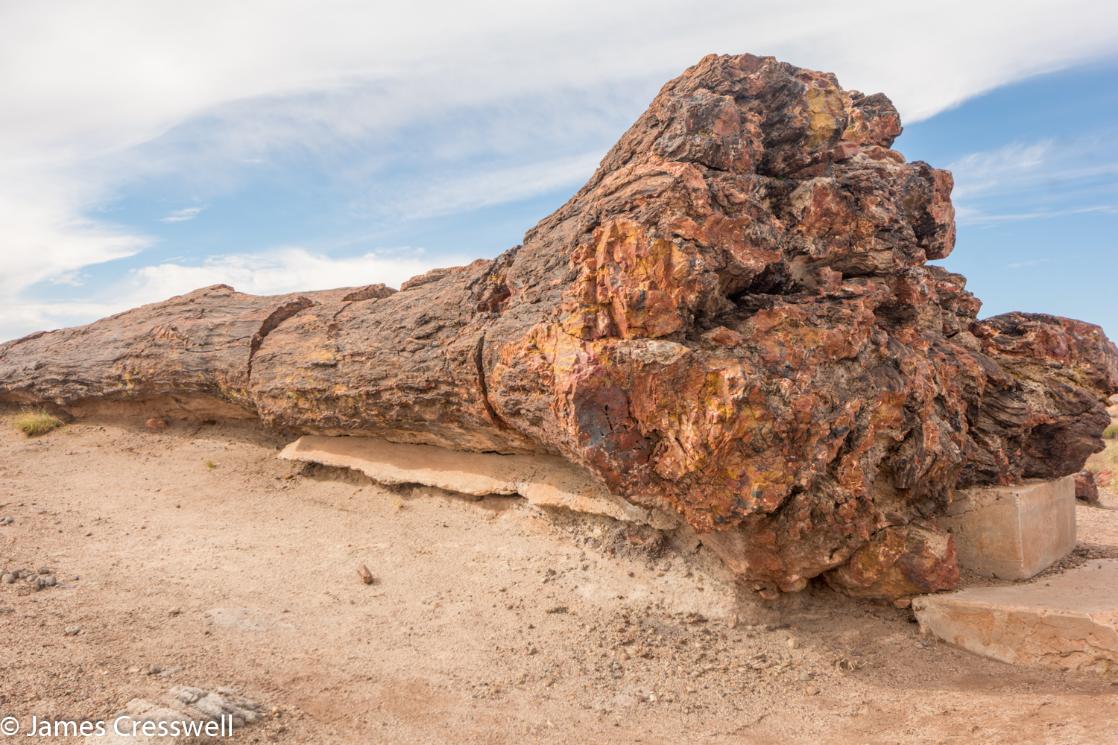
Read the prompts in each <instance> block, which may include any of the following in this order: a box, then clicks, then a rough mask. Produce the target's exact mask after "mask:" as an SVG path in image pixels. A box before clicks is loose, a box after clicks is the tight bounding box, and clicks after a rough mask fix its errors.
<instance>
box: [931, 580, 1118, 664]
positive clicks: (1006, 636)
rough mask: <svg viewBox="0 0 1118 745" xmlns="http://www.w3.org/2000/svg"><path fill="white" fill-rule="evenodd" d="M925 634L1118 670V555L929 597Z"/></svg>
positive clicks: (1040, 659)
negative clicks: (1021, 581)
mask: <svg viewBox="0 0 1118 745" xmlns="http://www.w3.org/2000/svg"><path fill="white" fill-rule="evenodd" d="M912 607H913V609H914V610H915V611H916V618H917V620H918V621H919V622H920V628H921V630H922V631H923V632H924V633H927V634H931V635H933V636H936V637H938V638H940V639H942V640H943V641H945V642H948V643H949V644H953V645H955V646H957V647H962V648H963V649H966V650H969V651H971V652H974V653H976V654H980V655H982V656H984V657H991V658H993V659H995V660H1001V661H1003V662H1009V663H1012V664H1015V665H1025V666H1039V667H1053V668H1061V669H1064V670H1084V671H1093V672H1100V673H1118V560H1116V559H1106V560H1097V561H1091V562H1088V563H1087V564H1085V565H1083V566H1080V567H1076V568H1075V569H1070V570H1068V571H1066V572H1063V573H1061V574H1056V575H1052V576H1048V577H1044V578H1043V579H1040V580H1036V581H1034V582H1030V583H1027V584H1018V585H1006V586H1002V587H971V588H968V589H966V590H962V591H960V592H953V593H945V594H942V595H924V596H921V597H918V598H915V599H914V600H913V602H912Z"/></svg>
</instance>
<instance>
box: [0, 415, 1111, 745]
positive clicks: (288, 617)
mask: <svg viewBox="0 0 1118 745" xmlns="http://www.w3.org/2000/svg"><path fill="white" fill-rule="evenodd" d="M282 444H283V443H282V442H280V441H278V440H272V439H269V438H267V437H265V436H262V435H259V434H254V433H252V432H249V431H245V430H237V429H232V428H226V427H221V426H209V427H206V426H203V427H197V426H196V425H190V426H188V425H172V426H171V427H170V428H169V429H167V430H166V431H163V432H158V433H152V432H148V431H146V430H144V429H142V428H137V427H128V426H121V425H108V424H90V423H80V424H71V425H68V426H66V427H64V428H62V429H60V430H57V431H55V432H52V433H51V434H49V435H47V436H45V437H40V438H33V439H28V438H25V437H24V436H23V435H21V434H19V433H17V432H15V431H14V430H13V429H12V427H11V426H10V424H9V423H8V422H7V421H6V420H5V421H3V422H0V518H4V517H11V518H12V520H11V523H10V524H7V525H0V565H2V566H0V568H4V569H9V568H27V569H31V570H35V571H37V570H38V569H40V568H49V569H50V570H52V572H53V574H54V576H55V577H56V578H57V585H56V586H54V587H47V588H45V589H42V590H39V591H35V590H33V589H32V588H31V587H30V586H29V585H28V584H27V583H15V584H11V585H2V586H0V639H3V640H4V642H3V644H2V645H0V668H2V670H3V672H2V674H0V713H3V714H4V715H7V714H14V715H17V716H20V717H23V718H29V717H30V716H31V715H33V714H34V715H38V716H40V717H42V716H50V717H58V718H104V717H108V716H111V715H112V714H113V713H114V712H116V711H118V710H119V709H120V708H121V707H122V706H123V705H124V704H125V703H126V702H127V701H129V700H130V699H132V698H135V697H149V698H153V697H157V696H159V695H160V694H161V693H162V692H164V691H166V690H167V688H168V687H169V686H171V685H175V684H184V685H193V686H201V687H218V686H231V687H235V688H237V689H238V690H240V691H242V692H243V693H245V694H246V695H248V696H250V697H252V698H253V699H254V700H257V701H259V702H261V703H262V704H263V708H264V711H266V712H268V716H266V717H265V718H264V719H263V721H262V722H260V723H257V724H255V725H253V726H251V727H248V728H246V729H244V730H242V731H241V733H240V734H239V735H238V736H237V740H238V741H241V742H285V743H311V742H331V743H367V742H393V743H444V742H445V743H451V742H453V743H510V744H512V743H517V744H520V743H536V742H540V743H544V742H562V743H572V742H578V743H581V742H607V741H608V742H642V743H677V742H682V741H687V742H708V743H740V742H743V741H749V742H751V743H801V742H802V743H820V742H822V743H895V742H905V743H943V742H990V743H996V742H1013V743H1045V742H1061V743H1064V742H1070V743H1079V742H1082V743H1108V742H1118V735H1116V734H1115V733H1114V731H1113V722H1115V721H1118V695H1116V694H1118V687H1115V685H1113V682H1112V681H1110V680H1108V679H1100V678H1098V677H1090V676H1076V675H1066V674H1058V673H1052V672H1043V671H1029V670H1018V669H1014V668H1011V667H1009V666H1006V665H1002V664H999V663H995V662H991V661H987V660H983V659H980V658H977V657H973V656H971V655H969V654H966V653H964V652H960V651H957V650H954V649H952V648H950V647H947V646H945V645H942V644H937V643H935V642H932V641H928V640H923V639H921V638H920V637H919V636H918V634H917V630H916V626H915V624H914V623H912V622H911V617H910V613H909V611H907V610H898V609H894V608H891V607H885V606H879V605H873V604H868V603H860V602H857V601H852V600H849V599H845V598H842V597H840V596H838V595H835V594H834V593H832V592H829V591H826V590H823V589H809V590H808V591H806V592H804V593H801V594H799V595H797V596H789V597H787V598H784V599H782V601H781V603H780V604H778V605H776V606H772V607H763V606H760V605H758V604H757V602H756V601H755V600H753V599H752V598H747V597H739V595H738V593H737V591H736V590H735V588H734V585H733V583H732V582H731V581H730V580H729V579H728V577H727V576H726V575H725V573H724V570H722V569H720V568H719V566H718V564H717V563H716V562H714V561H713V560H711V559H710V558H709V557H707V556H706V555H705V551H704V550H702V549H699V550H697V551H696V550H694V549H693V547H688V546H679V545H673V546H666V547H661V546H659V545H658V544H657V542H655V541H648V540H647V536H642V535H637V534H631V533H629V532H628V531H627V529H625V528H623V527H621V526H619V525H618V524H617V523H614V522H612V521H609V520H606V519H602V518H588V517H579V518H571V517H569V516H564V515H549V514H545V513H542V512H540V511H539V510H537V509H535V508H532V507H530V506H529V505H527V504H526V503H524V502H523V501H520V500H513V499H497V498H487V499H483V500H480V501H469V500H466V499H462V498H457V497H453V496H449V495H447V494H445V493H436V492H433V491H430V490H410V489H403V490H395V491H388V490H385V489H382V488H379V487H377V486H375V485H373V484H370V483H368V482H366V481H363V480H360V479H357V478H337V477H336V474H330V473H327V474H318V475H312V474H304V473H303V472H302V470H301V468H300V467H299V466H298V465H296V464H292V463H285V462H281V461H279V460H278V459H276V457H275V455H276V453H277V450H278V447H279V446H280V445H282ZM1104 499H1105V497H1104ZM1079 510H1080V521H1079V523H1080V547H1079V549H1077V552H1076V555H1075V556H1073V557H1072V559H1073V560H1076V559H1077V558H1082V557H1085V556H1088V555H1100V554H1110V553H1113V552H1114V551H1115V546H1118V512H1115V511H1111V510H1100V509H1098V508H1091V507H1080V508H1079ZM362 563H363V564H366V565H367V566H368V567H369V569H370V571H371V572H372V574H373V575H375V577H376V580H377V581H376V582H375V583H374V584H373V585H365V584H363V583H362V582H361V580H360V579H359V578H358V576H357V574H356V567H357V566H358V565H359V564H362ZM75 628H77V629H78V630H77V631H76V632H74V629H75ZM68 631H69V632H70V633H69V634H68V633H67V632H68Z"/></svg>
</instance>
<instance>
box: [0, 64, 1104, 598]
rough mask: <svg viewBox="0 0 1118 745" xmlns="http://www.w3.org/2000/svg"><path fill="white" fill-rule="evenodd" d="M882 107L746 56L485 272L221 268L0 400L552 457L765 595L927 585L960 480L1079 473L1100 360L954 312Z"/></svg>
mask: <svg viewBox="0 0 1118 745" xmlns="http://www.w3.org/2000/svg"><path fill="white" fill-rule="evenodd" d="M900 131H901V127H900V121H899V117H898V116H897V112H896V110H895V109H894V108H893V106H892V104H891V103H890V102H889V100H888V99H887V98H886V97H885V96H883V95H880V94H877V95H872V96H866V95H863V94H861V93H857V92H854V91H846V90H843V89H842V88H841V87H839V85H838V82H837V81H836V80H835V78H834V76H832V75H829V74H825V73H819V72H812V71H809V70H803V69H800V68H796V67H793V66H791V65H788V64H785V63H782V62H778V61H776V60H774V59H772V58H760V57H754V56H751V55H742V56H710V57H706V58H704V59H703V60H702V61H700V62H699V63H698V64H697V65H696V66H694V67H692V68H691V69H689V70H687V71H686V72H685V73H684V74H683V75H681V76H680V77H678V78H676V79H675V80H673V81H671V82H669V83H668V84H667V85H666V86H665V87H664V88H663V90H661V92H660V94H659V95H658V96H657V97H656V99H655V100H654V101H653V102H652V104H651V106H650V107H649V109H648V111H646V112H645V113H644V114H643V115H642V116H641V117H640V118H639V119H638V120H637V122H636V123H635V124H634V125H633V126H632V128H631V129H630V130H629V131H628V132H627V133H626V134H625V135H624V136H623V137H622V138H621V140H620V141H619V142H618V143H617V144H616V145H615V146H614V147H613V149H612V150H610V152H609V153H607V154H606V156H605V158H604V159H603V160H602V163H601V166H600V167H599V169H598V170H597V172H596V173H595V174H594V176H593V177H592V178H591V179H590V181H589V182H588V183H587V184H586V185H585V186H584V187H583V188H582V189H581V190H580V191H579V192H578V193H577V194H575V195H574V196H573V197H572V198H571V200H570V201H568V202H567V204H565V205H564V206H563V207H561V208H560V209H559V210H558V211H556V212H555V213H554V214H552V215H550V216H549V217H547V218H545V219H544V220H543V221H542V222H540V223H539V224H538V225H537V226H536V227H534V228H533V229H532V230H530V231H529V232H528V234H527V235H526V236H525V239H524V243H523V245H521V246H517V247H516V248H513V249H510V250H509V251H506V252H505V253H503V254H501V255H500V256H498V257H497V258H496V259H494V260H492V261H477V262H474V263H473V264H470V265H468V266H465V267H458V268H454V269H444V270H438V271H434V272H430V273H428V274H426V275H423V276H421V277H417V278H415V279H413V280H410V281H409V282H407V283H405V284H404V286H403V287H402V288H401V290H400V291H399V292H396V293H392V292H391V291H390V290H387V289H384V288H365V289H362V290H339V291H333V292H326V293H305V294H302V295H298V296H285V297H280V298H260V297H251V296H248V295H243V294H241V293H237V292H234V291H233V290H232V289H230V288H228V287H213V288H207V289H204V290H200V291H198V292H195V293H191V294H190V295H185V296H182V297H179V298H174V299H172V300H170V301H167V302H166V303H161V304H157V305H153V306H147V307H144V308H139V309H136V310H134V311H130V312H128V313H124V314H121V315H119V316H115V317H113V318H109V319H105V320H103V321H99V322H97V323H94V324H91V325H89V326H85V327H82V328H78V329H68V330H64V331H58V332H53V333H49V334H43V335H38V336H35V337H29V338H27V339H23V340H19V341H16V342H12V343H9V344H6V345H4V346H3V347H0V396H2V397H3V398H5V399H7V400H13V401H47V402H52V403H53V404H55V405H58V406H61V407H66V408H70V409H72V410H82V407H88V406H90V405H91V402H99V401H105V400H113V401H140V400H153V399H158V400H160V401H164V402H166V401H167V400H172V401H178V402H180V404H182V405H184V406H185V405H188V404H189V405H198V406H201V405H203V404H202V403H200V402H205V405H206V406H211V405H212V406H219V407H225V408H226V409H227V410H228V411H230V412H232V411H236V412H239V413H240V414H239V415H244V416H255V417H259V419H260V420H262V421H263V422H264V423H265V424H267V425H269V426H272V427H280V428H284V429H288V430H292V431H297V432H300V433H312V434H335V435H338V434H344V435H364V436H374V437H378V438H383V439H387V440H390V441H395V442H400V443H414V444H427V445H437V446H441V447H446V448H453V449H458V450H469V451H493V452H502V453H525V452H531V453H541V454H550V455H559V456H562V457H564V458H566V459H568V460H570V461H572V462H574V463H577V464H579V465H581V466H583V467H585V468H586V469H587V470H589V471H590V472H591V473H592V474H594V476H595V477H596V478H598V479H599V480H600V481H601V483H602V484H603V485H604V486H605V487H606V488H607V489H608V490H609V491H610V492H611V493H613V494H615V495H618V496H620V497H623V498H624V499H626V500H628V501H629V502H631V503H633V504H635V505H638V506H642V507H649V508H657V509H666V510H670V511H674V512H677V513H679V514H680V515H682V517H683V518H684V519H686V520H687V522H688V523H690V525H691V526H692V527H693V528H695V530H696V531H698V532H699V533H700V534H703V535H704V541H705V542H706V543H707V544H708V545H710V546H711V547H712V548H714V550H716V551H718V552H719V553H720V555H721V556H722V557H723V558H724V559H725V560H726V562H727V564H728V565H729V566H730V567H731V568H732V569H733V570H734V571H735V572H737V573H738V574H739V575H740V576H741V577H742V578H743V579H745V580H746V581H748V582H749V583H751V584H752V585H753V586H754V587H755V588H756V589H757V590H759V591H760V592H762V593H763V594H772V593H774V592H775V591H776V590H778V589H779V590H796V589H800V588H802V587H804V586H805V584H806V583H807V580H808V579H809V578H812V577H816V576H819V575H826V576H827V578H828V580H829V581H830V582H831V583H832V584H833V585H835V586H837V587H839V588H842V589H845V590H847V591H850V592H853V593H855V594H859V595H873V596H894V595H899V594H907V593H910V592H916V591H920V592H923V591H927V590H935V589H941V588H945V587H950V586H951V585H952V584H954V582H955V581H956V577H957V570H956V568H955V559H954V547H953V545H952V542H951V540H950V537H949V536H947V535H945V534H943V533H941V532H939V531H938V529H937V528H935V526H934V525H933V524H932V523H931V522H930V518H932V517H934V516H935V515H937V514H939V513H941V512H942V511H944V509H945V508H946V506H947V505H948V503H949V502H950V501H951V498H952V494H953V492H954V490H955V488H956V487H958V486H971V485H978V484H995V483H1009V482H1014V481H1018V480H1020V479H1023V478H1053V477H1057V476H1062V475H1066V474H1070V473H1074V472H1076V471H1078V470H1080V468H1081V467H1082V464H1083V460H1084V458H1086V456H1087V455H1088V454H1089V453H1091V452H1092V451H1095V450H1097V449H1099V448H1100V447H1101V440H1100V437H1099V436H1100V434H1101V432H1102V430H1103V428H1104V427H1105V425H1106V421H1108V419H1107V417H1106V412H1105V404H1104V402H1105V398H1106V396H1107V395H1108V394H1109V393H1111V392H1113V391H1115V390H1116V389H1118V352H1116V350H1115V348H1114V346H1113V345H1112V344H1111V343H1110V342H1109V341H1108V340H1107V339H1106V338H1105V337H1104V335H1103V333H1102V331H1101V330H1100V329H1099V328H1098V327H1095V326H1091V325H1089V324H1086V323H1081V322H1078V321H1070V320H1067V319H1061V318H1054V317H1051V316H1041V315H1028V314H1018V313H1014V314H1009V315H1006V316H999V317H997V318H992V319H986V320H983V321H978V320H977V314H978V310H979V302H978V301H977V300H976V299H975V298H974V296H973V295H971V294H970V293H968V292H967V291H966V289H965V281H964V279H963V277H961V276H959V275H956V274H952V273H950V272H948V271H946V270H944V269H942V268H940V267H938V266H932V265H928V264H927V261H928V260H929V259H940V258H943V257H945V256H947V255H948V254H949V253H950V252H951V250H952V248H953V246H954V241H955V228H954V220H953V209H952V206H951V202H950V191H951V186H952V181H951V176H950V174H949V173H947V172H946V171H941V170H937V169H935V168H932V167H931V166H929V165H927V164H926V163H921V162H913V163H909V162H907V161H905V159H904V157H903V156H902V155H901V154H900V153H898V152H896V151H894V150H892V149H891V145H892V143H893V139H894V138H895V137H896V136H897V135H898V134H899V133H900Z"/></svg>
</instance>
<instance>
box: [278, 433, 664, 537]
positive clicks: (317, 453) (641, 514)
mask: <svg viewBox="0 0 1118 745" xmlns="http://www.w3.org/2000/svg"><path fill="white" fill-rule="evenodd" d="M279 457H280V458H283V459H285V460H294V461H304V462H310V463H319V464H322V465H325V466H337V467H341V468H352V469H354V470H357V471H360V472H361V473H363V474H365V475H366V476H368V477H369V478H371V479H373V480H374V481H378V482H380V483H382V484H421V485H423V486H433V487H436V488H439V489H445V490H447V491H453V492H458V493H460V494H470V495H475V496H486V495H490V494H498V495H499V494H518V495H520V496H522V497H524V498H525V499H527V500H528V501H529V502H531V503H532V504H534V505H536V506H539V507H561V508H565V509H569V510H572V511H574V512H587V513H590V514H596V515H605V516H607V517H612V518H614V519H615V520H626V521H629V522H636V523H643V524H645V525H651V526H652V527H654V528H660V529H669V528H674V527H677V526H678V525H679V520H678V519H677V518H676V517H675V516H674V515H671V514H668V513H666V512H663V511H660V510H655V509H646V508H643V507H638V506H637V505H634V504H630V503H628V502H626V501H625V500H624V499H622V498H620V497H617V496H614V495H613V494H610V493H609V491H607V490H606V488H605V487H604V486H602V485H601V484H600V483H599V482H598V481H596V480H595V479H594V478H593V477H592V476H591V475H590V474H589V472H587V471H586V470H585V469H583V468H580V467H579V466H577V465H575V464H573V463H571V462H570V461H568V460H565V459H563V458H560V457H558V456H553V455H500V454H497V453H467V452H462V451H458V450H448V449H446V448H440V447H435V446H433V445H404V444H400V443H395V442H388V441H387V440H380V439H377V438H373V437H324V436H319V435H307V436H304V437H300V438H299V439H298V440H296V441H295V442H293V443H291V444H290V445H288V446H287V447H285V448H284V449H283V451H282V452H281V453H280V455H279Z"/></svg>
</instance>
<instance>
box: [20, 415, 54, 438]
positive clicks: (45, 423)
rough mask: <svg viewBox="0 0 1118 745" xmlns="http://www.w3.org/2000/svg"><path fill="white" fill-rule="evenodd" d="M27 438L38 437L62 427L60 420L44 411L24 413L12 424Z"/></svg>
mask: <svg viewBox="0 0 1118 745" xmlns="http://www.w3.org/2000/svg"><path fill="white" fill-rule="evenodd" d="M12 423H13V424H15V427H16V429H18V430H19V431H20V432H22V433H23V434H25V435H27V436H28V437H38V436H39V435H45V434H46V433H47V432H50V431H52V430H55V429H58V428H59V427H61V426H62V420H61V419H59V418H58V417H56V416H53V415H52V414H48V413H47V412H45V411H25V412H23V413H22V414H20V415H19V416H17V417H16V418H15V420H14V421H13V422H12Z"/></svg>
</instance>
